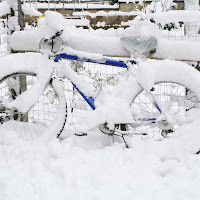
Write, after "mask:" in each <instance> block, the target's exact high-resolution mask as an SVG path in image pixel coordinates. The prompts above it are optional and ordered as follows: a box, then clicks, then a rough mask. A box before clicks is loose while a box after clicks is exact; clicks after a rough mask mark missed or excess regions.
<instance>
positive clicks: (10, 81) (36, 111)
mask: <svg viewBox="0 0 200 200" xmlns="http://www.w3.org/2000/svg"><path fill="white" fill-rule="evenodd" d="M37 81H38V78H37V77H36V76H35V74H34V73H14V74H9V75H7V76H6V77H4V78H3V79H2V80H0V128H7V129H9V130H13V131H14V132H16V133H17V135H18V136H19V137H20V138H23V139H25V140H34V139H37V138H38V137H39V136H40V135H41V134H43V133H48V130H49V129H50V127H51V128H52V126H53V124H54V123H55V122H56V121H57V120H58V119H57V117H58V116H57V114H58V112H59V110H61V109H62V110H63V112H64V113H65V111H66V103H65V100H64V96H63V95H62V94H61V95H60V91H59V90H58V88H55V86H54V83H51V84H50V83H49V84H47V86H46V89H45V90H44V92H43V94H42V96H41V97H40V98H39V99H38V101H37V103H36V104H34V106H32V107H31V108H30V110H29V111H28V112H26V113H21V112H20V111H19V110H17V109H15V108H11V109H10V108H7V107H6V104H5V102H8V101H12V100H15V99H16V98H17V96H18V95H20V94H21V93H22V92H24V91H27V90H30V89H31V87H32V86H33V85H34V83H36V82H37ZM53 82H54V81H53ZM29 98H32V97H29ZM27 101H28V99H27ZM64 113H62V115H65V114H64ZM60 120H61V119H60ZM64 123H65V119H64V118H62V120H61V121H60V122H59V123H58V124H57V126H56V128H54V129H53V131H55V132H56V133H57V134H60V133H61V132H62V129H63V127H64Z"/></svg>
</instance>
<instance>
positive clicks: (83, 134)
mask: <svg viewBox="0 0 200 200" xmlns="http://www.w3.org/2000/svg"><path fill="white" fill-rule="evenodd" d="M75 136H80V137H82V136H87V133H75Z"/></svg>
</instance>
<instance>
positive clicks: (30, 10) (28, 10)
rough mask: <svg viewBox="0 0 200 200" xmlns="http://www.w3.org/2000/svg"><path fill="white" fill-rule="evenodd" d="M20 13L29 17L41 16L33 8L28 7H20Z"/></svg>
mask: <svg viewBox="0 0 200 200" xmlns="http://www.w3.org/2000/svg"><path fill="white" fill-rule="evenodd" d="M22 11H23V13H24V14H25V15H30V16H37V17H38V16H42V15H43V14H42V13H41V12H39V11H37V10H36V9H35V8H33V7H30V6H25V5H22Z"/></svg>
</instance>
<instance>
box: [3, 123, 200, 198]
mask: <svg viewBox="0 0 200 200" xmlns="http://www.w3.org/2000/svg"><path fill="white" fill-rule="evenodd" d="M199 128H200V121H194V122H193V123H191V124H188V125H185V126H182V127H181V128H179V129H178V130H177V131H176V134H175V136H172V137H171V138H168V139H165V140H163V141H154V140H152V139H146V140H145V139H143V140H142V139H141V138H140V137H138V136H137V137H134V138H132V139H131V140H128V141H129V144H131V146H132V147H131V148H129V149H126V148H124V144H123V143H119V142H115V143H114V144H113V145H112V146H109V140H108V137H107V136H105V135H103V134H100V133H98V132H93V133H91V134H90V135H89V136H87V137H76V136H69V137H68V138H66V139H64V140H63V141H59V140H58V139H52V140H51V141H49V142H42V141H40V140H39V141H35V142H27V141H23V140H20V139H18V138H17V137H14V136H15V134H14V132H9V131H6V130H5V129H1V130H0V132H1V134H0V199H1V200H27V199H30V200H44V199H48V200H55V199H59V200H66V199H70V200H79V199H87V200H90V199H91V200H94V199H95V200H103V199H104V200H107V199H109V200H110V199H115V200H121V199H125V200H132V199H137V200H141V199H148V200H151V199H152V200H160V199H163V200H164V199H166V200H169V199H174V200H183V199H184V200H191V199H192V200H198V199H199V198H200V191H199V185H200V168H199V165H200V155H196V154H195V153H196V152H197V151H198V150H199V149H200V134H199Z"/></svg>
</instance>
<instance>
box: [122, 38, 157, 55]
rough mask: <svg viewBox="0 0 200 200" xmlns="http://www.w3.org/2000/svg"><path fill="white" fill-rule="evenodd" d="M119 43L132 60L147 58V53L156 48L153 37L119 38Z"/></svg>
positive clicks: (155, 41) (155, 40)
mask: <svg viewBox="0 0 200 200" xmlns="http://www.w3.org/2000/svg"><path fill="white" fill-rule="evenodd" d="M120 41H121V43H122V45H123V47H124V48H125V49H126V50H127V51H128V52H129V53H130V56H131V57H132V58H137V57H148V55H149V53H150V52H151V51H152V50H154V49H156V47H157V39H156V38H155V37H153V36H150V37H145V38H142V37H139V36H126V37H122V38H120Z"/></svg>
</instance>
